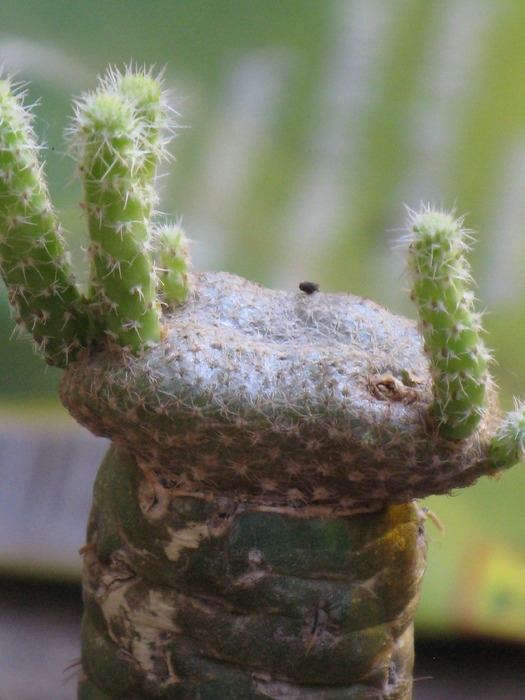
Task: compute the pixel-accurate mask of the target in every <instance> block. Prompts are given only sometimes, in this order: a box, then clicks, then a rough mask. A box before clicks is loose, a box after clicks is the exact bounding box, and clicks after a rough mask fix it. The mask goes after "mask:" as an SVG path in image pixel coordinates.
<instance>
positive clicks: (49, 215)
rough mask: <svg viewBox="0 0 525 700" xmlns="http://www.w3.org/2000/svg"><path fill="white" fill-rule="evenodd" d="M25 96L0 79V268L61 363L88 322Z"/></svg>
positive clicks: (24, 322) (20, 318) (23, 322)
mask: <svg viewBox="0 0 525 700" xmlns="http://www.w3.org/2000/svg"><path fill="white" fill-rule="evenodd" d="M22 97H23V95H21V94H16V93H14V92H13V90H12V86H11V83H10V81H9V80H2V81H0V217H1V226H2V228H1V231H0V273H1V274H2V277H3V278H4V281H5V284H6V287H7V290H8V294H9V300H10V302H11V305H12V306H13V308H14V310H15V317H16V320H17V322H18V324H19V325H20V326H21V327H22V328H25V329H27V330H28V331H29V332H30V333H31V334H32V335H33V338H34V340H35V342H36V345H37V346H38V348H39V349H40V350H42V351H43V353H44V354H45V357H46V360H47V362H48V363H50V364H53V365H58V366H61V367H63V366H65V365H66V364H67V362H68V360H70V359H72V358H73V356H74V354H75V352H76V350H78V348H79V347H81V346H82V345H84V344H85V342H86V338H87V335H88V330H89V322H88V318H87V315H86V312H85V310H83V309H82V308H81V305H82V300H81V296H80V293H79V291H78V289H77V287H76V284H75V282H74V279H73V275H72V270H71V268H70V264H69V260H68V256H67V254H66V251H65V247H64V242H63V240H62V237H61V234H60V226H59V223H58V220H57V217H56V215H55V213H54V211H53V208H52V206H51V202H50V200H49V196H48V192H47V186H46V183H45V180H44V175H43V172H42V167H41V165H40V164H39V162H38V158H37V152H38V146H37V145H36V140H35V136H34V134H33V130H32V127H31V121H32V116H31V113H30V112H29V111H28V110H27V109H26V108H25V107H24V106H23V104H22Z"/></svg>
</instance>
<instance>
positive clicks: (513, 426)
mask: <svg viewBox="0 0 525 700" xmlns="http://www.w3.org/2000/svg"><path fill="white" fill-rule="evenodd" d="M489 454H490V458H491V459H492V461H493V462H494V464H495V466H496V467H497V468H501V467H512V466H513V465H514V464H516V463H517V462H522V461H524V458H525V403H523V402H519V401H516V405H515V409H514V410H513V411H509V412H508V413H507V414H506V415H505V417H504V419H503V421H502V422H501V425H500V426H499V428H498V431H497V433H496V435H495V436H494V438H493V440H492V443H491V445H490V451H489Z"/></svg>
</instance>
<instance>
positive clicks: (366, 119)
mask: <svg viewBox="0 0 525 700" xmlns="http://www.w3.org/2000/svg"><path fill="white" fill-rule="evenodd" d="M131 60H133V61H134V62H137V63H139V64H143V63H145V64H148V65H149V64H155V65H156V66H158V67H159V68H162V67H164V66H165V76H166V82H167V85H168V86H169V87H170V88H171V89H172V91H173V100H174V103H175V105H176V107H177V109H178V111H179V112H180V117H179V123H180V129H179V131H178V137H177V139H176V140H175V143H174V145H173V151H174V153H175V154H176V161H175V162H174V163H172V164H171V165H170V167H169V173H168V172H167V170H166V174H165V176H164V177H163V178H162V180H161V183H162V192H163V199H162V209H163V211H165V212H166V213H168V214H170V215H173V216H174V217H176V218H178V217H181V218H182V223H183V226H184V228H185V229H186V231H187V233H188V235H189V236H190V238H191V239H192V240H193V241H194V243H193V260H194V265H195V267H196V268H211V269H226V270H229V271H231V272H235V273H238V274H240V275H243V276H246V277H248V278H250V279H253V280H256V281H258V282H261V283H264V284H265V285H268V286H276V287H280V288H286V289H297V285H298V283H299V282H300V281H301V280H303V279H312V280H314V281H316V282H319V283H320V285H321V288H322V289H323V291H349V292H353V293H356V294H361V295H365V296H370V297H372V298H374V299H375V300H377V301H378V302H380V303H383V304H384V305H386V306H388V307H389V308H391V309H392V310H394V311H397V312H399V313H403V314H405V315H410V316H413V310H412V308H411V307H410V304H409V303H408V300H407V297H406V294H405V292H404V287H405V283H404V280H403V269H402V268H403V266H402V259H401V254H400V253H399V251H396V249H395V246H393V242H394V241H395V239H396V237H397V236H398V235H399V232H400V230H401V229H402V227H403V221H404V219H405V209H404V205H405V204H406V205H408V206H411V207H415V208H417V207H418V206H419V204H420V203H421V202H425V203H426V202H432V203H434V204H438V205H441V206H444V207H446V208H452V207H455V208H456V209H457V212H458V213H465V212H466V213H468V218H467V225H468V226H469V227H470V228H472V229H474V230H475V231H477V232H479V233H478V234H477V236H476V237H477V245H476V248H475V250H474V252H473V255H472V263H473V268H474V276H475V278H476V279H477V280H478V296H479V298H480V299H481V300H482V302H480V306H481V308H485V306H486V307H487V308H488V309H489V312H488V313H487V315H486V317H485V318H486V326H487V327H488V330H489V336H488V341H487V342H488V344H489V346H490V347H492V348H493V349H494V353H495V358H496V361H497V365H495V367H494V373H495V375H496V378H497V382H498V384H499V385H500V387H501V393H502V400H503V403H504V405H505V406H506V407H510V406H511V405H512V396H514V395H519V396H525V353H523V350H522V348H523V347H524V343H525V326H524V324H523V323H522V319H524V318H525V274H524V271H523V270H524V266H525V88H524V86H525V3H520V2H515V1H514V0H443V1H442V2H435V3H434V2H429V1H428V0H395V1H392V0H217V1H215V2H212V1H210V0H208V1H205V0H150V1H149V2H147V3H146V2H144V1H140V0H111V1H110V2H108V0H104V1H102V0H91V1H90V2H85V1H80V0H64V1H61V0H55V1H53V2H51V1H48V0H40V1H39V2H34V0H17V1H16V2H4V3H2V7H1V9H0V63H3V65H4V69H5V71H7V72H9V73H12V72H14V73H16V77H17V78H18V79H19V80H21V81H28V82H29V85H28V93H29V97H28V100H29V101H30V102H31V101H35V100H37V99H39V98H41V104H40V105H39V106H38V108H37V110H36V114H37V116H36V120H35V129H36V131H37V133H38V135H39V137H40V138H41V139H43V140H44V141H45V143H46V145H47V150H46V151H45V158H46V171H47V175H48V178H49V184H50V190H51V194H52V197H53V200H54V203H55V205H56V207H57V209H58V210H59V212H60V215H61V220H62V223H63V225H64V226H65V228H66V229H67V230H68V232H69V233H68V240H69V242H70V247H71V250H72V252H73V254H74V257H75V259H76V260H77V264H78V266H79V269H82V268H83V267H85V266H84V265H83V262H82V255H81V248H82V246H83V245H85V228H84V225H83V222H82V219H81V214H80V209H79V207H78V201H79V199H80V188H79V184H78V182H76V181H75V180H74V178H73V171H74V167H73V164H72V162H71V161H70V160H69V158H68V157H67V155H66V154H65V145H64V140H63V131H64V128H65V127H66V125H67V121H68V119H69V115H70V114H71V103H70V100H71V96H72V95H78V94H79V93H80V92H82V91H83V90H87V89H90V88H92V87H93V86H94V85H95V79H96V75H97V74H98V73H102V72H104V71H105V69H106V67H107V65H108V63H112V64H116V65H117V66H121V67H122V66H123V65H124V64H125V63H129V61H131ZM2 293H3V292H2ZM12 330H13V326H12V323H11V321H10V320H9V312H8V309H7V304H6V301H5V296H1V297H0V358H1V362H2V372H1V373H0V407H3V415H4V416H6V415H9V416H10V417H11V419H12V420H13V419H14V420H15V421H19V423H20V424H21V423H23V421H24V420H26V416H27V415H28V414H29V413H32V414H34V413H35V412H36V413H37V414H38V413H39V408H40V409H42V408H43V409H44V410H45V412H46V414H55V413H56V414H60V412H61V411H62V409H61V408H60V406H59V403H58V399H57V392H56V389H57V383H58V377H59V372H58V371H56V370H54V369H50V368H48V369H45V367H44V364H43V363H42V361H41V360H40V359H39V358H36V357H35V356H33V354H32V351H31V348H30V345H29V344H28V343H19V342H16V341H14V340H10V336H11V334H12ZM64 421H66V419H65V418H64ZM67 421H69V419H67ZM68 425H69V422H65V426H68ZM20 468H21V469H22V468H23V465H21V467H20ZM42 468H43V469H45V468H46V467H45V465H43V466H42ZM524 495H525V474H524V470H523V467H522V466H520V467H518V468H516V469H514V470H512V471H511V472H508V473H507V474H505V475H504V476H503V477H502V478H501V479H499V480H491V481H489V480H488V479H484V480H482V481H481V482H480V483H479V484H478V485H476V486H475V487H474V488H472V489H469V490H467V491H464V492H461V493H458V494H457V495H456V496H455V497H454V498H449V497H440V498H433V499H428V501H427V502H426V505H428V506H429V507H430V508H431V509H432V510H433V511H434V512H435V513H436V514H437V515H438V516H439V518H440V519H441V521H442V522H443V523H444V525H445V527H446V535H445V536H444V537H443V536H442V535H440V534H439V532H438V530H437V529H435V528H434V527H433V525H432V524H431V523H430V524H429V528H428V529H429V535H430V548H429V567H428V573H427V577H426V581H425V588H424V593H423V598H422V603H421V607H420V611H419V618H418V630H419V631H420V632H421V633H424V632H426V631H431V632H433V633H446V634H449V633H451V632H454V633H465V632H467V633H473V634H480V635H494V636H498V637H506V638H509V639H520V640H525V518H524V517H523V515H524ZM1 566H2V559H1V553H0V571H1Z"/></svg>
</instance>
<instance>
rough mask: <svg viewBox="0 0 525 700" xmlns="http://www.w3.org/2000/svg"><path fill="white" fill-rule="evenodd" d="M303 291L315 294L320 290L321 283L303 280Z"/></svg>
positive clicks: (300, 286)
mask: <svg viewBox="0 0 525 700" xmlns="http://www.w3.org/2000/svg"><path fill="white" fill-rule="evenodd" d="M299 289H300V290H301V292H306V293H307V294H313V293H314V292H318V291H319V285H318V284H317V282H301V283H300V285H299Z"/></svg>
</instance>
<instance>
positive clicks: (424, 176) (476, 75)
mask: <svg viewBox="0 0 525 700" xmlns="http://www.w3.org/2000/svg"><path fill="white" fill-rule="evenodd" d="M434 7H435V10H434V11H435V14H434V17H433V18H432V32H431V33H430V36H431V38H432V42H431V43H430V44H429V45H428V47H427V51H426V54H421V55H420V56H419V58H418V60H419V62H420V68H419V83H418V84H417V85H416V86H415V90H414V92H415V95H416V99H415V102H414V104H413V107H412V112H411V114H410V115H409V118H408V120H407V122H406V124H405V128H404V141H405V149H406V152H407V153H410V154H412V161H411V165H410V166H409V168H408V170H407V172H406V173H404V174H403V173H400V177H399V180H398V181H399V186H398V192H397V195H396V196H394V197H393V201H398V202H400V203H401V202H404V203H405V204H407V205H409V206H411V207H413V208H416V209H417V208H418V207H419V205H420V204H421V203H427V202H430V203H431V204H433V205H436V206H444V207H445V208H447V207H449V208H451V207H452V206H454V205H455V201H450V202H448V201H445V199H444V198H445V197H446V196H447V195H448V191H449V187H448V184H447V177H448V174H449V173H450V171H451V168H455V164H454V158H455V156H456V149H457V146H458V144H459V142H460V140H461V139H462V137H463V130H464V128H465V123H464V120H465V118H468V116H469V100H471V98H472V96H473V95H474V94H475V93H476V92H477V90H478V88H479V80H481V79H482V78H483V72H482V71H481V70H480V66H481V64H482V62H483V59H484V52H485V51H486V50H487V47H488V44H489V42H487V41H486V36H485V34H486V32H489V31H490V30H491V27H492V26H493V25H492V20H493V18H494V11H495V10H496V9H497V4H496V3H494V2H489V3H479V2H478V1H477V0H460V1H459V2H458V0H447V2H443V3H440V4H436V5H435V6H434ZM406 40H409V37H407V38H406ZM403 175H404V177H403ZM449 196H450V195H449ZM452 196H453V193H452ZM458 204H459V208H460V210H459V212H458V213H459V214H461V213H463V212H462V210H461V202H459V203H458ZM398 214H399V218H397V219H394V221H393V230H399V228H400V227H402V225H403V217H404V215H405V212H404V209H403V208H402V207H401V206H400V207H399V212H398ZM396 235H398V234H396ZM379 255H381V252H379ZM377 265H378V268H377V269H378V270H379V271H380V275H381V277H382V279H383V280H384V288H387V289H391V290H393V291H392V295H391V297H390V301H389V304H390V305H391V306H392V307H394V308H400V307H402V306H404V298H402V296H401V294H402V287H401V286H400V285H399V279H400V278H401V277H402V272H403V256H402V255H392V253H391V250H390V249H386V248H385V250H384V255H383V256H382V257H381V258H380V259H379V260H378V261H377ZM394 290H398V291H394Z"/></svg>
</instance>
